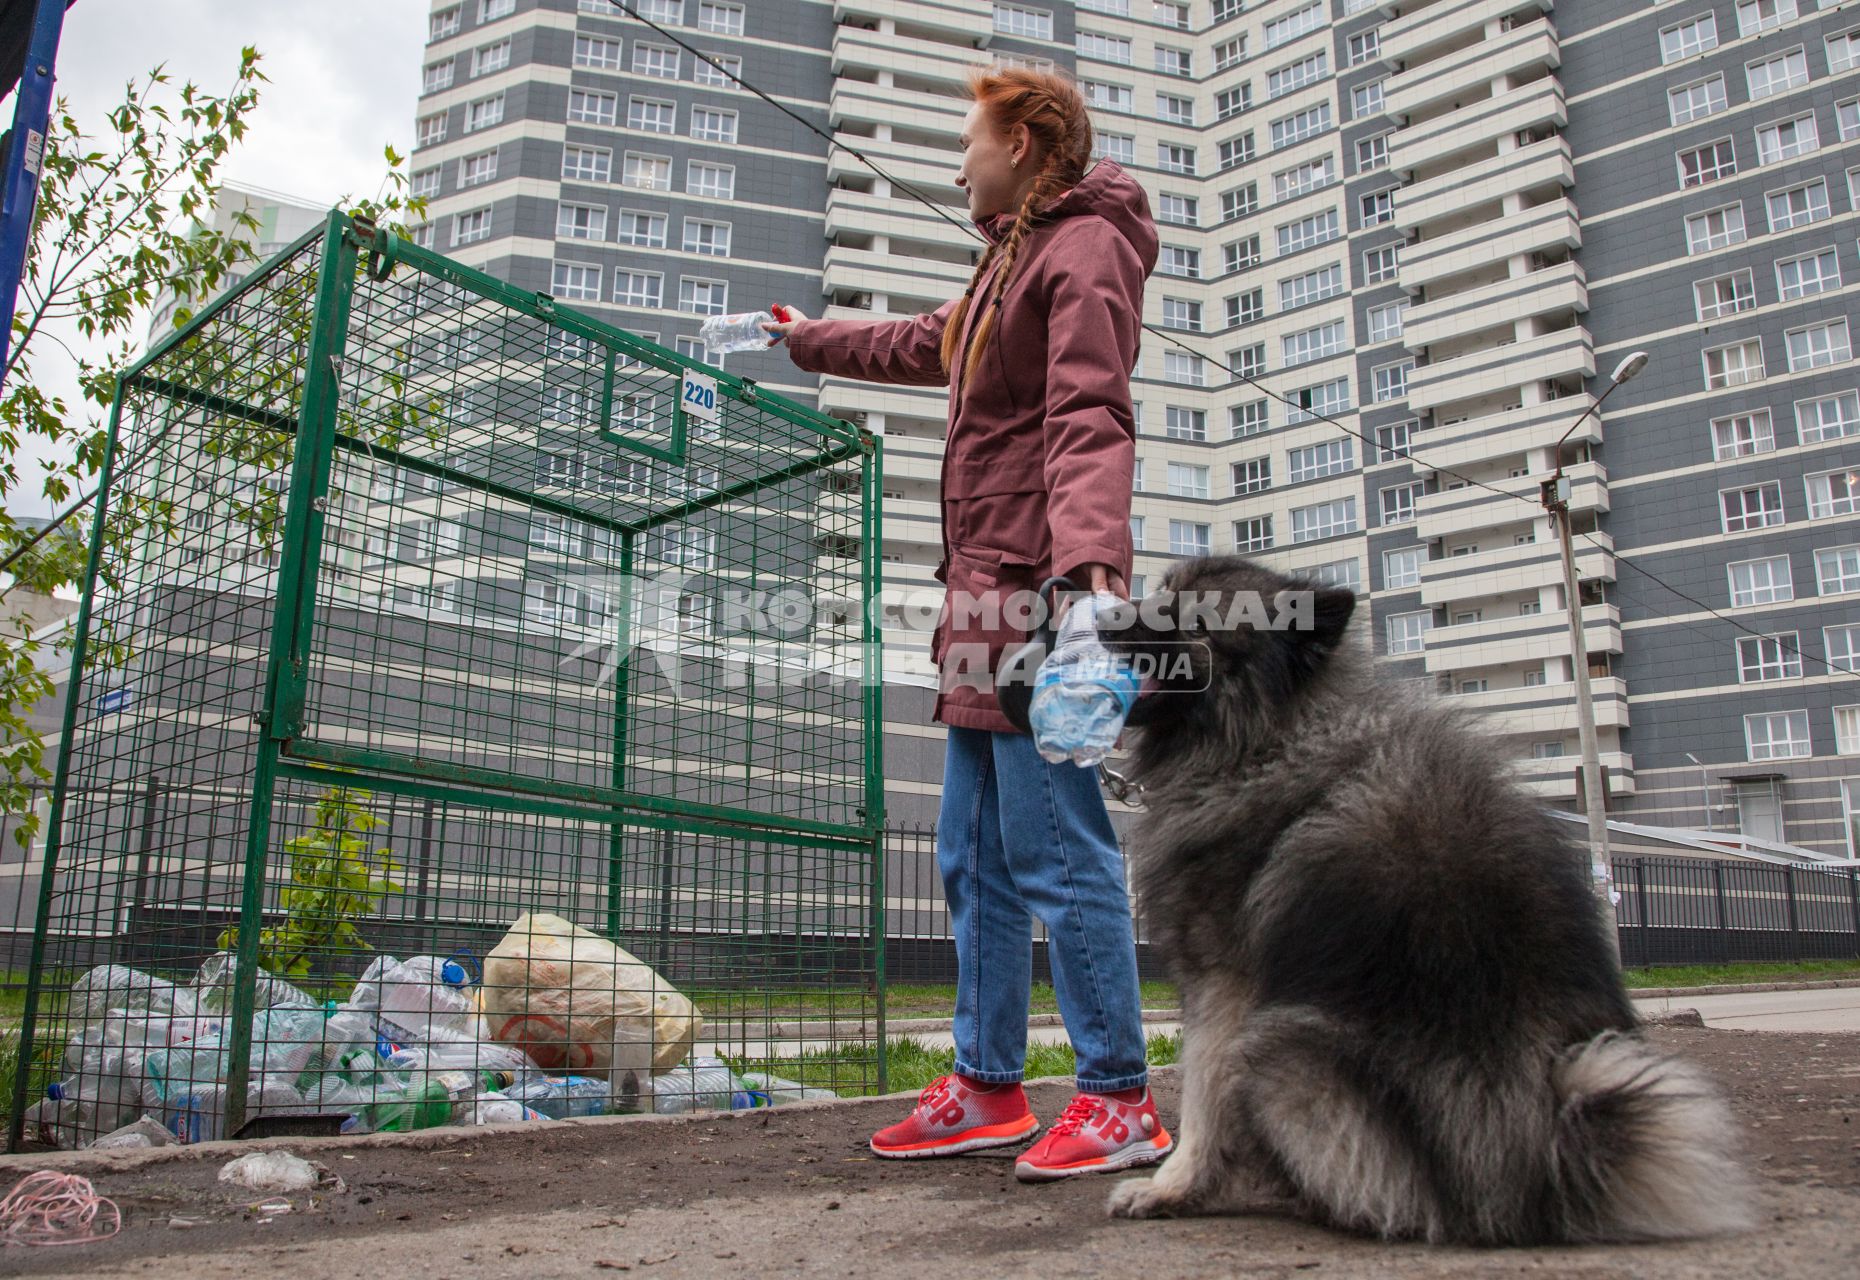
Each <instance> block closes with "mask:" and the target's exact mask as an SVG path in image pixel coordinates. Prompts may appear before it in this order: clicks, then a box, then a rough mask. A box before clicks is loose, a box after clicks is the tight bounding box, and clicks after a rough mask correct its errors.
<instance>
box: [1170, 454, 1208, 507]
mask: <svg viewBox="0 0 1860 1280" xmlns="http://www.w3.org/2000/svg"><path fill="white" fill-rule="evenodd" d="M1168 475H1169V496H1170V497H1173V498H1205V497H1207V496H1208V469H1207V468H1206V467H1197V466H1191V465H1190V464H1188V463H1186V462H1171V463H1170V464H1169V472H1168Z"/></svg>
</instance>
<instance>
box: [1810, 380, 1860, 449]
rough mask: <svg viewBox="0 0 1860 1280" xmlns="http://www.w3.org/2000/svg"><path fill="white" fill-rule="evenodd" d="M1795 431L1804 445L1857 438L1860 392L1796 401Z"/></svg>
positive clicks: (1859, 434)
mask: <svg viewBox="0 0 1860 1280" xmlns="http://www.w3.org/2000/svg"><path fill="white" fill-rule="evenodd" d="M1795 429H1796V433H1797V434H1798V435H1799V436H1800V437H1801V440H1802V443H1803V444H1819V443H1821V442H1822V441H1823V440H1840V439H1844V438H1845V437H1847V436H1860V391H1843V392H1841V393H1840V394H1838V395H1832V396H1817V397H1816V398H1815V399H1813V400H1798V401H1797V402H1796V406H1795Z"/></svg>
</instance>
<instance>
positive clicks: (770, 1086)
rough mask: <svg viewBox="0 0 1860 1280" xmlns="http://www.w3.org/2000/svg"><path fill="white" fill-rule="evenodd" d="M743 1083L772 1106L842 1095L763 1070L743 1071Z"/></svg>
mask: <svg viewBox="0 0 1860 1280" xmlns="http://www.w3.org/2000/svg"><path fill="white" fill-rule="evenodd" d="M743 1083H744V1084H746V1085H748V1086H749V1087H750V1088H752V1089H754V1090H755V1091H756V1092H757V1093H759V1094H761V1095H762V1096H764V1097H765V1098H767V1099H768V1100H769V1105H770V1106H779V1105H781V1104H782V1103H784V1102H814V1101H818V1100H824V1099H827V1098H837V1097H839V1096H840V1095H839V1094H837V1093H835V1092H833V1090H831V1089H812V1088H809V1087H808V1086H806V1085H804V1084H799V1083H797V1082H796V1081H793V1080H784V1079H782V1078H781V1077H780V1076H772V1075H769V1074H767V1073H766V1072H762V1071H745V1072H743Z"/></svg>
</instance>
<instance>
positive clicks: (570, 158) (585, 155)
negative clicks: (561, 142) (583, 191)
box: [562, 146, 614, 182]
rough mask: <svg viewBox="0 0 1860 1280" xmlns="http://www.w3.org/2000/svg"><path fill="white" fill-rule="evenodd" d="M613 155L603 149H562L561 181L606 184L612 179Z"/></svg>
mask: <svg viewBox="0 0 1860 1280" xmlns="http://www.w3.org/2000/svg"><path fill="white" fill-rule="evenodd" d="M613 170H614V153H613V152H611V151H609V150H608V149H607V148H605V147H576V146H567V147H563V148H562V181H564V182H606V181H608V180H609V179H610V178H612V177H613Z"/></svg>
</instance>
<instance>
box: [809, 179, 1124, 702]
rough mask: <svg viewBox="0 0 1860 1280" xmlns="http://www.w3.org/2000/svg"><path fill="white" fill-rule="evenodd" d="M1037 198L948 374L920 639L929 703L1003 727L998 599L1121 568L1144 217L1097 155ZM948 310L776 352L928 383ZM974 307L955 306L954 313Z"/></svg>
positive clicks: (826, 323)
mask: <svg viewBox="0 0 1860 1280" xmlns="http://www.w3.org/2000/svg"><path fill="white" fill-rule="evenodd" d="M1050 212H1051V214H1052V215H1053V220H1052V221H1049V222H1047V223H1045V224H1044V225H1042V226H1041V227H1039V228H1038V229H1036V230H1034V231H1033V232H1032V233H1031V234H1030V235H1029V236H1028V237H1027V240H1026V242H1025V243H1024V244H1023V245H1022V246H1021V250H1020V255H1019V262H1018V264H1017V265H1016V269H1015V272H1014V279H1013V280H1012V281H1011V282H1010V283H1009V285H1008V289H1007V294H1006V296H1005V297H1004V298H1003V300H1002V304H1001V314H1000V316H998V317H997V319H996V324H995V332H994V335H993V337H992V338H991V339H990V341H989V343H988V347H987V349H986V351H985V352H984V353H983V356H982V362H981V364H980V365H979V366H978V367H977V369H976V376H975V378H974V379H973V381H972V382H971V383H970V385H968V386H963V385H962V375H961V371H960V370H957V371H956V385H955V386H954V387H953V388H952V389H951V392H950V397H949V431H948V442H947V444H946V445H945V446H944V451H943V494H942V500H943V563H942V564H941V565H939V566H938V568H937V575H936V576H937V578H938V580H939V581H941V582H942V583H943V584H944V585H945V587H946V588H947V590H946V592H945V594H944V599H943V612H942V616H941V617H940V618H939V619H938V621H937V627H936V634H935V637H934V638H933V639H932V641H931V650H930V652H931V657H932V658H933V660H935V661H936V663H937V665H938V670H939V672H940V676H941V681H940V683H941V689H940V691H939V694H938V697H937V701H936V711H935V717H936V719H938V720H941V721H942V722H943V723H945V724H950V725H959V726H962V727H965V728H972V729H994V730H999V731H1003V732H1010V731H1012V729H1013V726H1012V725H1010V724H1009V723H1008V721H1007V718H1006V717H1005V716H1003V715H1002V714H1001V710H1000V707H999V706H998V705H997V704H996V701H995V696H994V681H993V672H994V669H995V665H996V663H997V662H998V661H999V659H1000V656H1001V653H1002V652H1003V650H1005V649H1007V648H1008V647H1009V646H1011V645H1017V644H1019V643H1021V642H1022V641H1024V640H1025V639H1026V637H1027V630H1026V628H1025V627H1022V626H1016V625H1015V621H1016V620H1017V616H1018V619H1019V620H1020V621H1023V622H1024V621H1025V620H1026V619H1025V616H1024V615H1016V614H1015V613H1014V612H1013V610H1012V609H1011V608H1009V609H1007V610H1004V609H1003V607H1002V605H1003V602H1004V600H1005V599H1006V598H1008V597H1011V596H1012V595H1013V594H1014V593H1016V592H1032V591H1034V590H1035V589H1036V588H1038V587H1039V585H1040V583H1041V581H1042V580H1043V579H1045V578H1047V577H1050V576H1052V575H1053V574H1054V573H1061V574H1068V575H1069V574H1070V573H1071V572H1072V571H1073V570H1074V569H1077V568H1078V567H1079V566H1080V565H1083V564H1089V563H1093V562H1097V563H1103V564H1108V565H1110V566H1111V567H1112V568H1113V569H1115V570H1117V571H1118V572H1120V573H1122V574H1123V575H1124V577H1125V579H1126V580H1128V579H1129V577H1130V558H1131V545H1130V494H1131V478H1132V472H1133V471H1134V470H1135V465H1134V464H1135V459H1136V428H1135V423H1134V420H1133V417H1132V413H1131V404H1130V376H1131V373H1132V372H1133V371H1134V370H1135V368H1136V363H1137V338H1138V333H1139V331H1140V326H1141V324H1142V319H1143V282H1144V279H1145V278H1146V277H1147V276H1148V275H1149V273H1150V271H1151V270H1152V269H1153V268H1154V267H1155V265H1156V247H1157V242H1156V226H1155V224H1154V223H1153V222H1152V221H1151V220H1150V210H1149V200H1148V198H1147V197H1146V196H1145V195H1144V192H1143V188H1142V187H1140V186H1138V185H1137V183H1136V181H1135V180H1134V179H1132V178H1131V177H1130V175H1129V174H1127V173H1125V172H1124V171H1123V170H1122V169H1121V168H1119V167H1118V166H1117V165H1116V164H1115V163H1114V162H1112V161H1109V160H1102V161H1099V162H1098V164H1097V165H1096V166H1094V167H1093V168H1092V170H1091V171H1090V172H1089V173H1087V174H1086V175H1085V177H1084V178H1083V179H1081V180H1080V182H1079V184H1078V186H1076V187H1074V188H1073V189H1072V190H1071V191H1068V192H1067V193H1065V194H1064V195H1062V196H1061V197H1059V199H1058V200H1056V201H1055V202H1054V203H1053V205H1052V207H1051V210H1050ZM1012 225H1013V218H1012V215H1008V214H999V215H996V216H994V217H991V218H987V219H984V220H983V221H981V222H979V223H977V226H978V227H979V228H980V230H981V232H982V234H984V235H985V236H987V237H988V238H989V240H990V241H998V240H999V239H1000V238H1001V237H1002V236H1003V235H1005V234H1006V233H1007V231H1008V230H1009V228H1010V227H1012ZM997 269H998V268H997ZM993 275H994V270H991V271H990V272H989V278H986V279H984V280H983V281H982V282H981V284H980V286H979V287H978V288H977V289H976V291H975V296H976V297H977V298H978V299H983V298H987V297H988V296H989V295H990V290H991V288H992V284H993V280H992V277H993ZM955 308H956V304H955V303H954V302H948V303H945V304H944V305H943V306H941V307H938V308H937V309H936V310H935V311H934V312H931V313H930V314H928V315H921V316H917V317H915V318H913V319H909V320H883V321H875V322H862V321H855V320H809V321H806V322H805V323H803V324H800V325H798V326H796V328H795V329H794V331H793V332H792V333H791V334H790V335H789V338H788V349H789V353H790V354H791V355H792V356H793V358H794V362H795V364H797V365H799V366H800V367H801V368H803V369H807V370H810V371H813V372H816V373H828V374H835V375H838V376H840V377H846V378H862V379H865V380H866V381H869V382H892V383H905V384H909V385H913V386H943V385H946V384H947V383H948V381H949V380H948V379H947V378H945V377H944V374H943V367H942V362H941V359H940V356H939V352H940V350H941V346H942V341H943V329H944V326H945V324H947V322H948V320H949V317H950V315H951V314H952V313H953V312H954V311H955ZM980 315H981V308H980V307H979V306H977V307H971V308H970V314H969V317H968V321H967V324H966V326H965V327H967V328H973V326H974V324H975V322H976V321H977V320H978V319H979V318H980ZM965 345H966V335H965ZM1079 585H1080V586H1084V585H1085V584H1084V583H1082V582H1081V583H1079Z"/></svg>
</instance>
